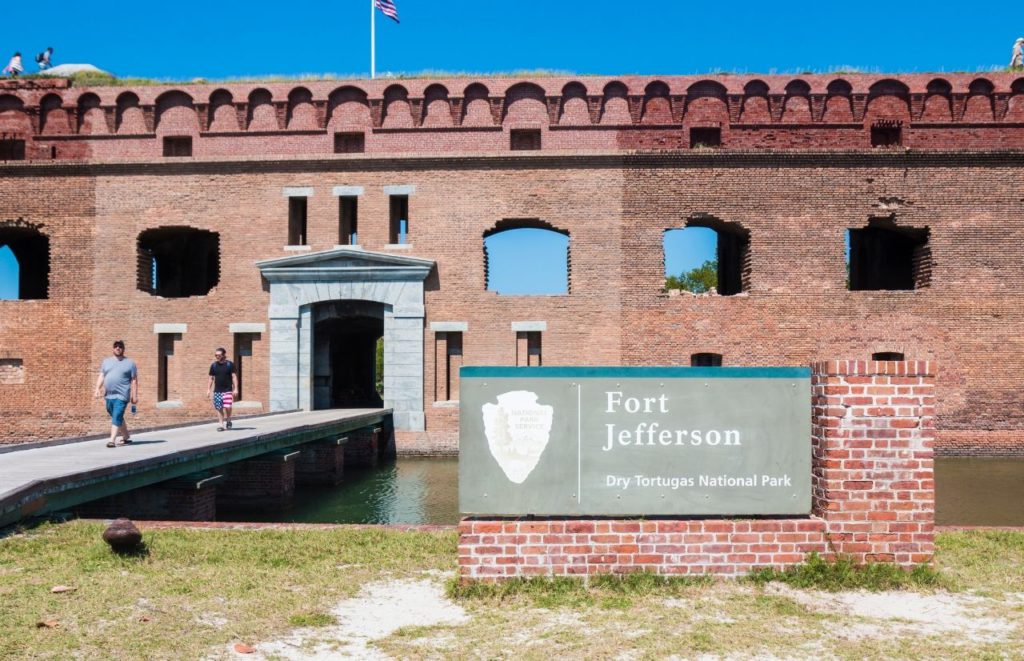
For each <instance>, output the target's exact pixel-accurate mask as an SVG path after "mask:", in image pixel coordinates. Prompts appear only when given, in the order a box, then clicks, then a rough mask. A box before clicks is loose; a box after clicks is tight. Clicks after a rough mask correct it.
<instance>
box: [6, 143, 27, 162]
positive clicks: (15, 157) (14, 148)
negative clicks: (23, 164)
mask: <svg viewBox="0 0 1024 661" xmlns="http://www.w3.org/2000/svg"><path fill="white" fill-rule="evenodd" d="M24 160H25V141H24V140H15V139H13V138H4V139H2V140H0V161H24Z"/></svg>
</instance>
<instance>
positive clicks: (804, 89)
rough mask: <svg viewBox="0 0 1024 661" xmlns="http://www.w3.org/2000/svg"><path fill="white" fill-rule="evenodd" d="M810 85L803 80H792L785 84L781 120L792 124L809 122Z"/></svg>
mask: <svg viewBox="0 0 1024 661" xmlns="http://www.w3.org/2000/svg"><path fill="white" fill-rule="evenodd" d="M810 93H811V86H810V85H808V84H807V83H806V82H805V81H803V80H799V79H798V80H792V81H790V82H789V83H788V84H787V85H786V104H785V106H783V109H782V121H783V122H788V123H792V124H810V123H811V102H810V97H809V95H810Z"/></svg>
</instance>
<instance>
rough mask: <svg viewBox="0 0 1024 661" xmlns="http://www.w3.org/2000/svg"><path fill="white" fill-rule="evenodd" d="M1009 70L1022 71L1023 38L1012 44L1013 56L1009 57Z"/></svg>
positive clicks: (1023, 67)
mask: <svg viewBox="0 0 1024 661" xmlns="http://www.w3.org/2000/svg"><path fill="white" fill-rule="evenodd" d="M1010 68H1011V69H1024V37H1020V38H1018V39H1017V41H1015V42H1013V54H1012V55H1011V56H1010Z"/></svg>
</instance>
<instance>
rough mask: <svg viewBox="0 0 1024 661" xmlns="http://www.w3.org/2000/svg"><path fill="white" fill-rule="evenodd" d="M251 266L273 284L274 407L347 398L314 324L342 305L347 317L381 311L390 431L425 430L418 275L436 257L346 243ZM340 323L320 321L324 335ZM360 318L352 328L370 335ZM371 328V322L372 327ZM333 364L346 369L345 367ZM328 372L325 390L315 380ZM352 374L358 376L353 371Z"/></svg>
mask: <svg viewBox="0 0 1024 661" xmlns="http://www.w3.org/2000/svg"><path fill="white" fill-rule="evenodd" d="M256 266H257V267H258V268H259V269H260V273H261V274H262V275H263V277H264V278H265V279H266V280H267V282H268V283H269V285H270V309H269V312H268V316H269V318H270V410H271V411H289V410H294V409H305V410H310V409H313V408H326V407H321V406H320V404H322V403H324V402H325V401H327V398H328V397H329V398H330V401H332V402H335V401H346V400H345V396H344V395H342V396H341V398H340V400H339V399H335V398H337V397H338V395H337V394H336V393H337V390H336V389H335V384H334V378H333V377H334V369H335V367H334V363H333V361H334V358H331V357H330V356H331V352H330V350H329V349H327V350H321V351H320V352H318V351H317V347H316V346H315V344H316V340H315V337H316V332H315V329H316V324H317V321H318V315H321V316H320V317H319V321H325V322H326V321H328V320H329V319H330V318H331V317H332V315H334V316H335V317H337V313H338V312H339V311H341V312H342V313H345V311H346V310H349V311H351V312H352V314H348V313H345V314H348V316H349V317H352V318H355V317H365V316H367V315H368V318H372V319H376V318H377V316H376V315H378V314H379V316H380V318H381V324H382V334H383V338H384V357H383V358H384V361H383V362H384V380H383V397H382V399H383V406H384V407H385V408H392V409H394V415H393V419H394V423H395V429H399V430H406V431H422V430H423V429H424V418H425V416H424V412H423V316H424V311H423V281H424V280H425V279H426V278H427V276H428V275H429V274H430V272H431V270H433V268H434V262H432V261H430V260H426V259H418V258H415V257H402V256H397V255H390V254H384V253H374V252H368V251H364V250H360V249H358V248H348V247H346V248H336V249H334V250H327V251H324V252H319V253H310V254H306V255H298V256H294V257H284V258H282V259H271V260H266V261H262V262H257V263H256ZM332 306H333V307H332ZM339 306H340V307H339ZM345 306H350V307H348V308H346V307H345ZM371 308H372V309H371ZM357 312H358V314H356V313H357ZM342 316H343V317H344V314H343V315H342ZM339 324H340V322H330V323H327V324H325V325H324V326H323V327H322V330H321V334H324V333H326V334H327V335H329V336H336V335H337V334H339V333H341V334H342V335H343V334H344V333H345V332H348V331H344V330H342V329H343V328H344V324H340V325H339ZM358 324H362V325H363V326H362V328H363V329H362V330H356V328H358V326H356V327H354V329H353V330H352V332H353V333H355V334H356V335H358V336H361V337H369V335H370V334H372V332H371V331H370V330H369V324H370V322H367V321H360V322H358ZM376 329H377V327H376V326H374V331H373V332H376ZM339 346H340V345H339ZM324 351H326V353H324ZM325 356H327V358H325ZM318 359H319V360H320V361H321V362H320V363H319V367H318V362H317V361H318ZM339 360H341V359H340V358H339ZM324 361H326V362H324ZM328 365H330V367H328ZM320 367H322V368H324V369H323V370H321V369H320ZM338 369H339V372H343V371H344V369H345V368H344V367H339V368H338ZM325 374H330V376H331V379H330V382H329V383H330V385H329V388H328V386H327V384H326V383H322V382H320V381H318V378H319V377H322V376H324V375H325ZM345 378H349V377H345ZM351 379H353V380H356V381H358V378H357V377H356V376H355V372H354V373H353V376H352V377H351ZM357 390H358V388H357ZM328 393H330V394H328ZM367 394H368V393H367ZM318 397H319V398H320V399H318ZM349 401H354V400H349Z"/></svg>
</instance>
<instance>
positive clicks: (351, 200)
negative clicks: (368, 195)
mask: <svg viewBox="0 0 1024 661" xmlns="http://www.w3.org/2000/svg"><path fill="white" fill-rule="evenodd" d="M358 220H359V198H358V197H355V196H354V195H353V196H348V195H343V196H341V197H339V198H338V245H342V246H354V245H358V244H359V235H358V229H359V228H358Z"/></svg>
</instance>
